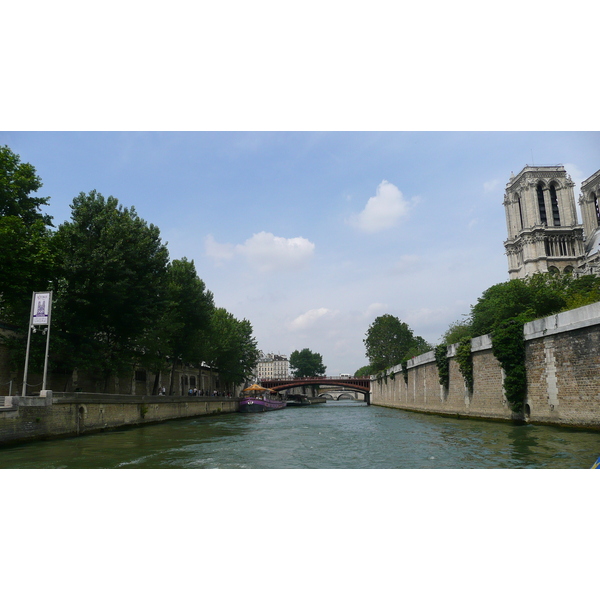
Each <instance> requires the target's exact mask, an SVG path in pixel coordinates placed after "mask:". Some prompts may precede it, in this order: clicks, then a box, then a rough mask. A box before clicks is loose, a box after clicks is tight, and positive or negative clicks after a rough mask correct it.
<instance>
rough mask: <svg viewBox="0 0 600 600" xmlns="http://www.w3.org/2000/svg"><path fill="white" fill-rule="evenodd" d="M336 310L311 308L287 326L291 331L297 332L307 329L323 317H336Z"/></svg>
mask: <svg viewBox="0 0 600 600" xmlns="http://www.w3.org/2000/svg"><path fill="white" fill-rule="evenodd" d="M337 313H338V311H337V310H331V309H329V308H313V309H311V310H309V311H307V312H305V313H304V314H302V315H300V316H298V317H296V318H295V319H294V320H293V321H292V322H291V323H290V325H289V328H290V329H291V330H292V331H298V330H300V329H307V328H309V327H311V326H313V325H314V324H315V323H316V322H317V321H319V320H320V319H322V318H323V317H325V316H329V317H332V316H335V315H337Z"/></svg>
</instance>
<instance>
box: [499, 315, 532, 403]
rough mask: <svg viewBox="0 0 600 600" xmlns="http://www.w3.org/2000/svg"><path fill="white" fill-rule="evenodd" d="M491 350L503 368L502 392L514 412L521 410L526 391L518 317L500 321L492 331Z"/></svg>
mask: <svg viewBox="0 0 600 600" xmlns="http://www.w3.org/2000/svg"><path fill="white" fill-rule="evenodd" d="M492 352H493V353H494V356H495V357H496V358H497V359H498V361H499V362H500V364H501V365H502V368H503V369H504V375H505V377H504V392H505V394H506V400H507V401H508V404H509V405H510V407H511V409H512V410H513V411H514V412H521V411H522V410H523V405H524V403H525V394H526V392H527V372H526V370H525V338H524V336H523V322H522V321H521V320H519V319H507V320H506V321H502V322H501V323H499V324H498V325H496V327H494V329H493V331H492Z"/></svg>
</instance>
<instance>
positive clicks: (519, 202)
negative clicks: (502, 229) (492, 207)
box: [517, 194, 598, 229]
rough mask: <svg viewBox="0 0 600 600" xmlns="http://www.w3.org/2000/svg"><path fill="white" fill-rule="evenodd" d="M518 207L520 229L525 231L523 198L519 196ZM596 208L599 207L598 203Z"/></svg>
mask: <svg viewBox="0 0 600 600" xmlns="http://www.w3.org/2000/svg"><path fill="white" fill-rule="evenodd" d="M517 205H518V206H519V229H523V209H522V208H521V197H520V196H519V194H517ZM596 206H598V204H597V203H596Z"/></svg>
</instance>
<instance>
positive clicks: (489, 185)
mask: <svg viewBox="0 0 600 600" xmlns="http://www.w3.org/2000/svg"><path fill="white" fill-rule="evenodd" d="M499 183H500V180H499V179H492V180H491V181H486V182H484V184H483V191H484V192H485V193H486V194H487V193H488V192H493V191H494V190H495V189H496V188H497V187H498V184H499Z"/></svg>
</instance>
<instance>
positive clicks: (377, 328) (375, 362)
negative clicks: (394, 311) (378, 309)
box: [363, 315, 431, 372]
mask: <svg viewBox="0 0 600 600" xmlns="http://www.w3.org/2000/svg"><path fill="white" fill-rule="evenodd" d="M363 341H364V343H365V347H366V355H367V358H368V359H369V363H370V366H371V368H372V369H373V371H374V372H378V371H382V370H384V369H389V368H390V367H393V366H394V365H398V364H401V363H402V361H404V360H408V359H410V358H413V356H417V355H418V354H422V353H423V352H427V351H428V350H431V346H430V345H429V344H428V343H427V342H426V341H425V340H424V339H423V338H421V337H419V336H416V337H415V335H414V334H413V332H412V329H411V328H410V327H409V326H408V325H407V324H406V323H403V322H402V321H400V319H398V318H397V317H394V316H392V315H383V316H382V317H377V318H376V319H375V321H374V322H373V323H372V324H371V326H370V327H369V330H368V331H367V337H366V338H365V339H364V340H363Z"/></svg>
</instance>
